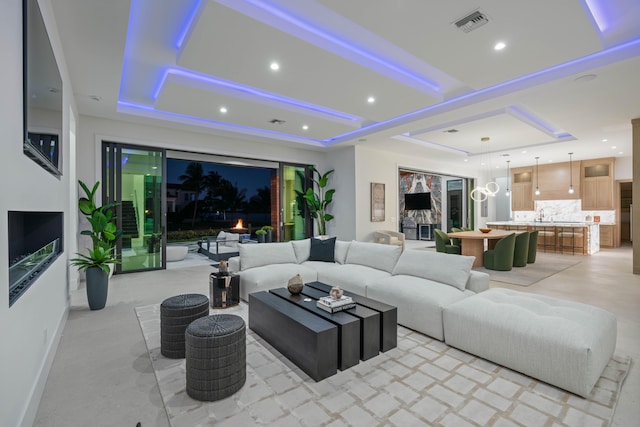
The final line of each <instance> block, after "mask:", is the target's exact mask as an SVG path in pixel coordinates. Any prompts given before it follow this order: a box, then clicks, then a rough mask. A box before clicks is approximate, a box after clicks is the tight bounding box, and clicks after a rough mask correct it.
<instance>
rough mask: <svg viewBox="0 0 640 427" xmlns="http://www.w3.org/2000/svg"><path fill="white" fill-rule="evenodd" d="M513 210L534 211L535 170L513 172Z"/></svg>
mask: <svg viewBox="0 0 640 427" xmlns="http://www.w3.org/2000/svg"><path fill="white" fill-rule="evenodd" d="M511 210H513V211H532V210H533V168H531V167H525V168H514V169H512V172H511Z"/></svg>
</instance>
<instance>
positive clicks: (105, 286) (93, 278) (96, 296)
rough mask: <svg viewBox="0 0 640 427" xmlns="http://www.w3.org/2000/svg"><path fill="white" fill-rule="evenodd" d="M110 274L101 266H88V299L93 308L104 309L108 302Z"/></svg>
mask: <svg viewBox="0 0 640 427" xmlns="http://www.w3.org/2000/svg"><path fill="white" fill-rule="evenodd" d="M108 290H109V275H108V274H107V273H106V272H105V271H103V270H102V269H101V268H99V267H89V268H87V300H88V301H89V308H90V309H91V310H102V309H103V308H104V306H105V305H106V304H107V291H108Z"/></svg>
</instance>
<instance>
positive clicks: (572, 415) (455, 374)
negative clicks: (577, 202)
mask: <svg viewBox="0 0 640 427" xmlns="http://www.w3.org/2000/svg"><path fill="white" fill-rule="evenodd" d="M135 310H136V315H137V316H138V320H139V322H140V327H141V329H142V334H143V336H144V339H145V341H146V344H147V349H148V351H149V356H150V358H151V363H152V365H153V369H154V372H155V375H156V378H157V381H158V387H159V389H160V394H161V396H162V400H163V402H164V406H165V409H166V411H167V416H168V419H169V423H170V424H171V426H172V427H194V426H214V425H215V426H249V425H273V426H329V425H331V426H345V425H349V426H367V427H368V426H376V425H385V426H388V425H396V426H420V425H456V426H503V425H515V424H514V423H516V424H517V425H526V426H534V425H539V426H551V425H554V426H608V425H610V424H611V419H612V417H613V414H614V411H615V408H616V403H617V401H618V398H619V395H620V390H621V388H622V385H623V383H624V379H625V378H626V376H627V373H628V372H629V368H630V366H631V359H630V358H628V357H624V356H618V355H616V356H614V357H613V358H612V360H611V361H610V362H609V364H608V365H607V367H606V369H605V371H604V373H603V374H602V377H601V378H600V380H599V381H598V383H597V384H596V386H595V388H594V390H593V392H592V394H591V396H590V397H589V398H588V399H583V398H581V397H578V396H576V395H573V394H571V393H568V392H565V391H563V390H560V389H558V388H556V387H553V386H550V385H548V384H545V383H542V382H539V381H536V380H534V379H532V378H530V377H527V376H524V375H522V374H519V373H517V372H514V371H511V370H509V369H506V368H503V367H501V366H499V365H496V364H494V363H491V362H488V361H486V360H484V359H480V358H477V357H475V356H473V355H470V354H468V353H464V352H462V351H459V350H456V349H455V348H452V347H449V346H447V345H446V344H444V343H442V342H440V341H437V340H433V339H431V338H429V337H427V336H425V335H422V334H419V333H417V332H414V331H411V330H409V329H406V328H403V327H399V328H398V347H397V348H395V349H392V350H390V351H387V352H385V353H381V354H380V355H378V356H376V357H374V358H372V359H369V360H367V361H365V362H360V363H359V364H358V365H356V366H354V367H353V368H350V369H347V370H345V371H338V373H337V374H336V375H334V376H331V377H329V378H327V379H325V380H323V381H320V382H315V381H313V380H312V379H311V378H309V377H308V376H307V375H306V374H305V373H303V372H302V371H300V369H298V368H297V367H296V366H294V365H293V364H292V363H291V362H290V361H289V360H287V359H286V358H284V357H283V356H282V355H281V354H280V353H279V352H278V351H277V350H275V349H274V348H273V347H271V346H270V345H269V344H267V343H266V342H265V341H264V340H262V339H261V338H260V337H259V336H258V335H256V334H255V333H253V332H252V331H251V330H249V329H247V382H246V383H245V385H244V387H243V388H242V389H241V390H240V391H238V392H237V393H235V394H234V395H232V396H230V397H228V398H225V399H222V400H219V401H217V402H200V401H196V400H193V399H191V398H190V397H189V396H188V395H187V393H186V391H185V388H186V385H185V361H184V359H167V358H165V357H164V356H162V355H161V354H160V309H159V305H158V304H156V305H149V306H144V307H137V308H136V309H135ZM214 312H221V311H220V310H213V311H212V313H214ZM223 312H224V313H232V314H237V315H239V316H241V317H242V318H244V319H245V321H247V314H248V306H247V305H246V304H245V303H241V304H240V305H239V306H236V307H232V308H229V309H226V310H225V311H223ZM282 333H287V331H282Z"/></svg>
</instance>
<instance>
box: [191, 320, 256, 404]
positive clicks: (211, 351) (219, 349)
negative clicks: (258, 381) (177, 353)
mask: <svg viewBox="0 0 640 427" xmlns="http://www.w3.org/2000/svg"><path fill="white" fill-rule="evenodd" d="M185 337H186V368H187V394H188V395H189V396H191V397H192V398H194V399H197V400H206V401H213V400H220V399H224V398H225V397H228V396H231V395H232V394H233V393H235V392H236V391H238V390H240V389H241V388H242V386H243V385H244V383H245V381H246V379H247V346H246V341H245V339H246V327H245V323H244V320H242V318H241V317H239V316H235V315H233V314H215V315H212V316H207V317H203V318H201V319H198V320H196V321H194V322H192V323H191V324H190V325H189V327H188V328H187V332H186V333H185Z"/></svg>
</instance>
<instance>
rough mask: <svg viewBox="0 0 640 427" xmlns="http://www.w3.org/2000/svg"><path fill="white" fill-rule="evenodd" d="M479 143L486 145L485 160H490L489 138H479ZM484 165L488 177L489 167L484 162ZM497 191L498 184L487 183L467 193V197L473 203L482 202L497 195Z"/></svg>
mask: <svg viewBox="0 0 640 427" xmlns="http://www.w3.org/2000/svg"><path fill="white" fill-rule="evenodd" d="M480 141H482V142H486V143H487V149H486V153H487V158H489V159H490V156H489V137H488V136H485V137H482V138H480ZM485 165H487V167H486V169H487V175H489V172H490V171H491V166H488V163H487V162H486V161H485ZM498 191H500V186H499V185H498V183H497V182H495V181H489V182H487V183H486V184H485V185H484V186H476V188H474V189H473V190H471V193H469V196H470V197H471V200H473V201H474V202H484V201H485V200H487V199H488V198H489V197H495V195H496V194H498Z"/></svg>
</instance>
